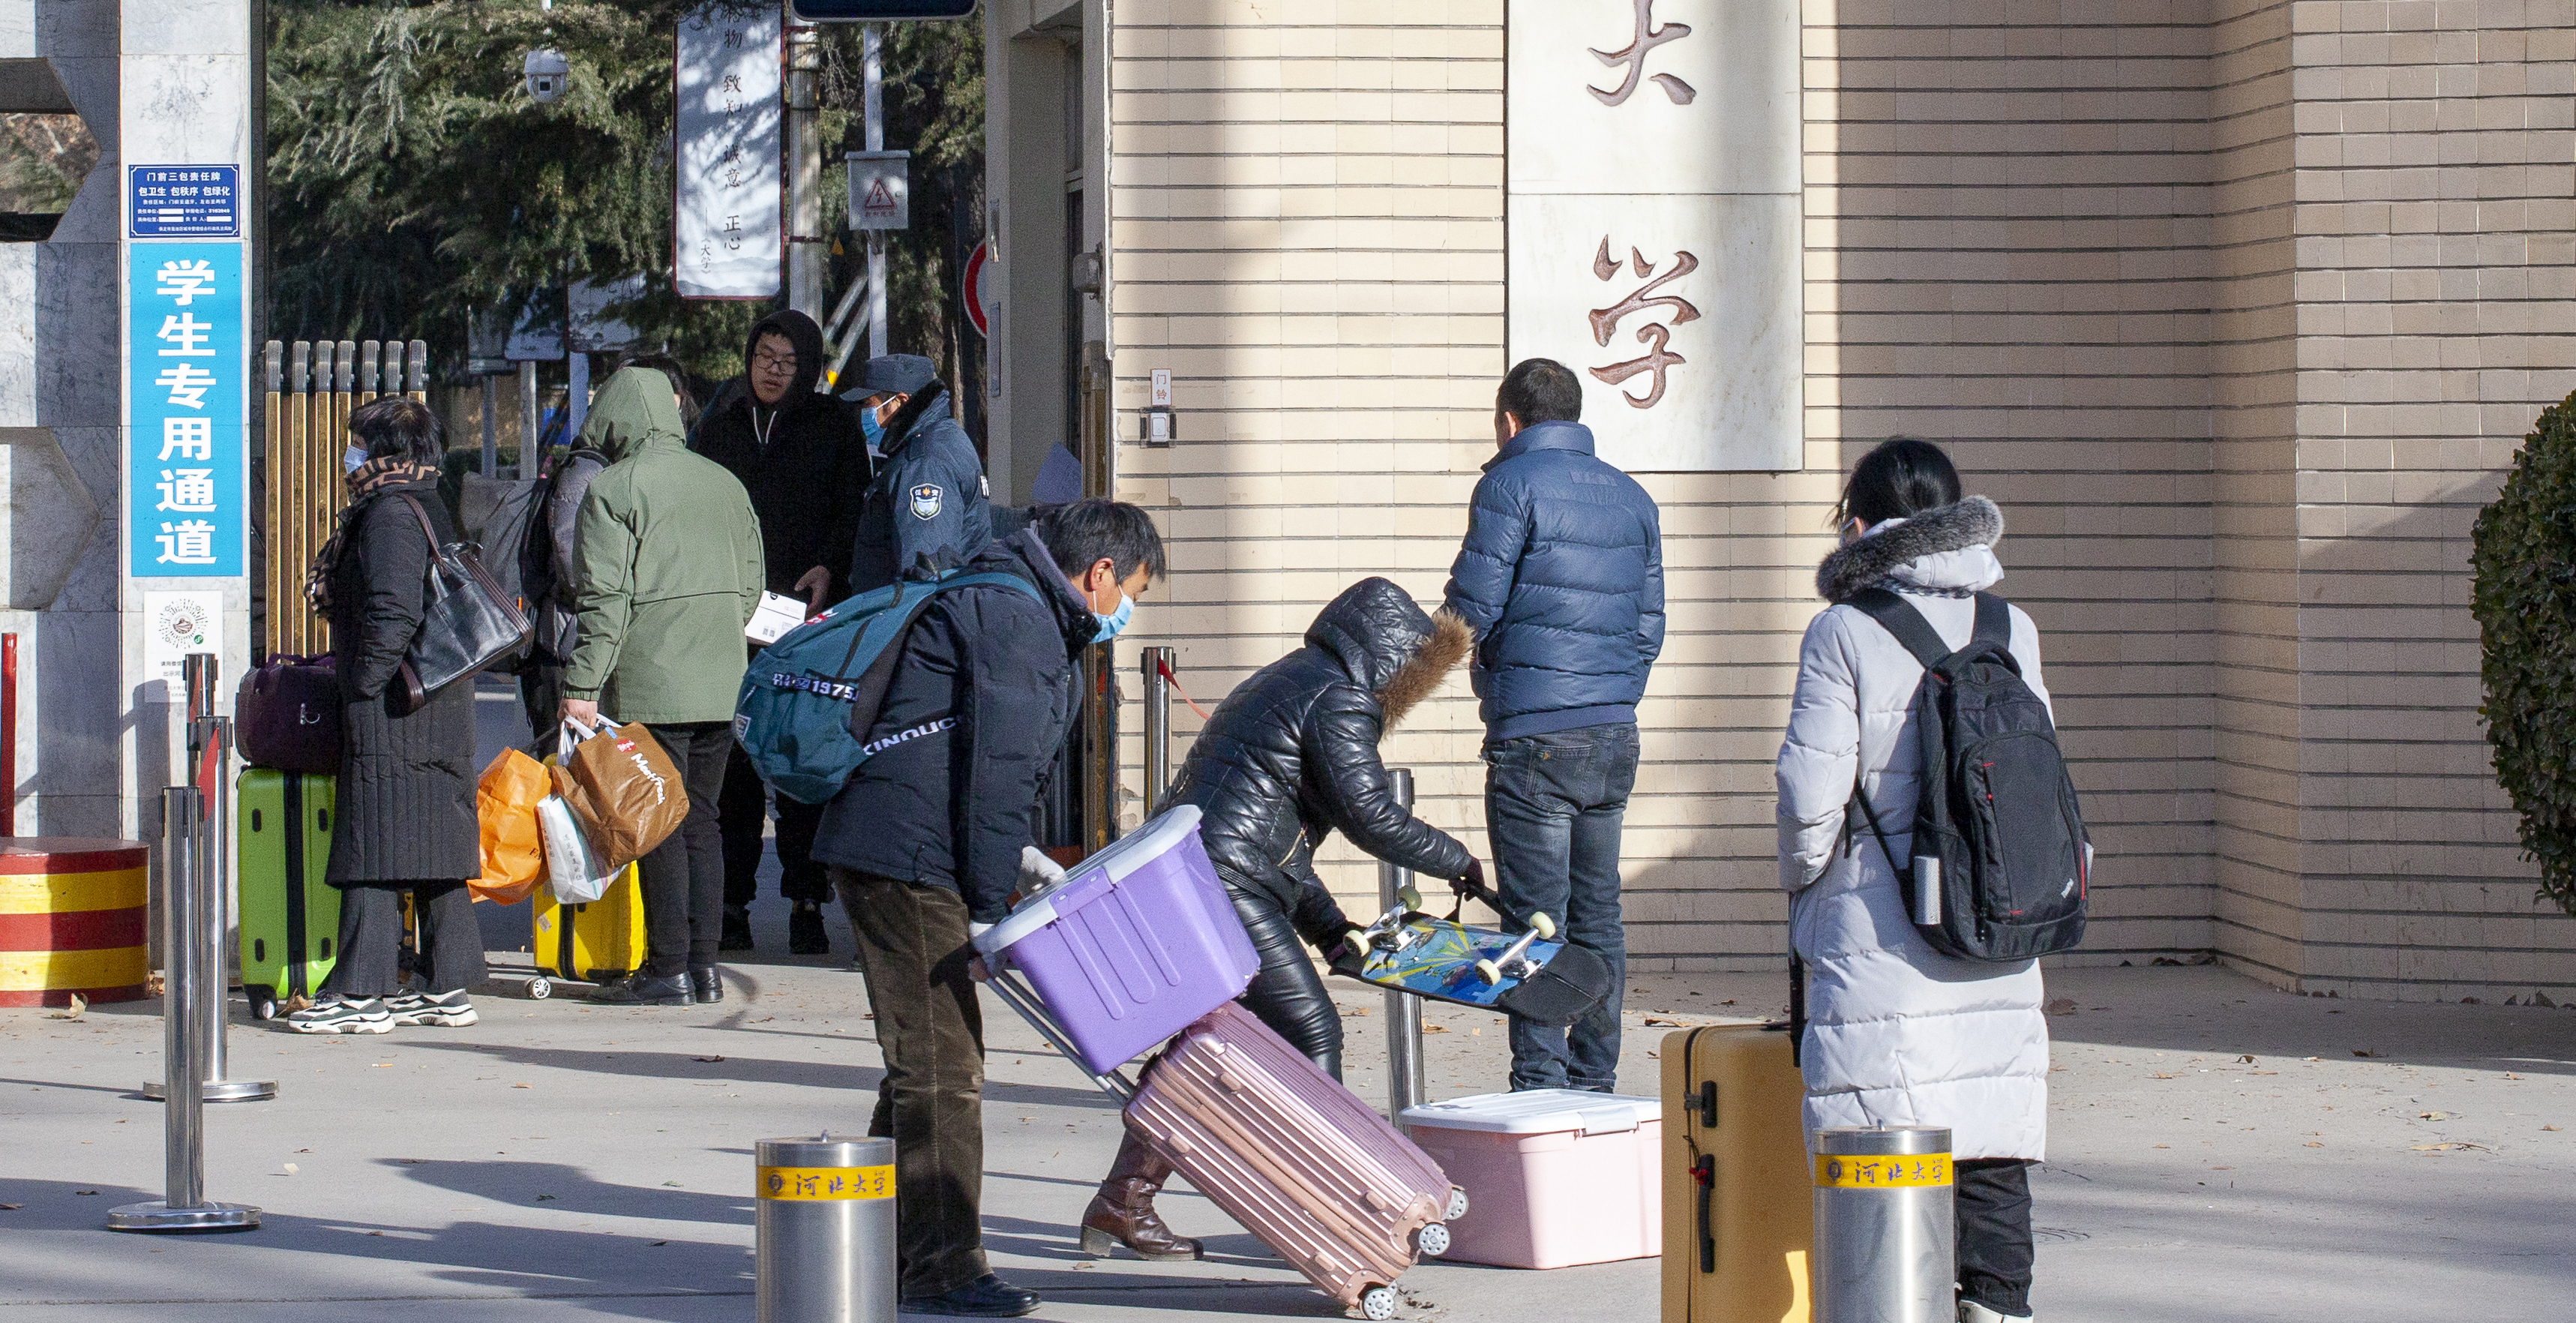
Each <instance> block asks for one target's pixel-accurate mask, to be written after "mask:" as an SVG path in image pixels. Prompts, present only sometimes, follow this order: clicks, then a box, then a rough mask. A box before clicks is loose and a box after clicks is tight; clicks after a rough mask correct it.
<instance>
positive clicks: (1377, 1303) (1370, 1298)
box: [1360, 1286, 1395, 1320]
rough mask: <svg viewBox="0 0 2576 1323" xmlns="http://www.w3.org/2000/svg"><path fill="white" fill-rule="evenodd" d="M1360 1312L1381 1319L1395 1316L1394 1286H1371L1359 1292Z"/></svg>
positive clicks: (1365, 1315)
mask: <svg viewBox="0 0 2576 1323" xmlns="http://www.w3.org/2000/svg"><path fill="white" fill-rule="evenodd" d="M1360 1314H1361V1316H1362V1317H1365V1318H1373V1319H1381V1320H1383V1319H1390V1318H1393V1317H1395V1288H1394V1287H1392V1286H1372V1287H1370V1288H1369V1289H1367V1290H1365V1291H1362V1292H1360Z"/></svg>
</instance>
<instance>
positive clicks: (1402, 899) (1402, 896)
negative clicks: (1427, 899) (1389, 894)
mask: <svg viewBox="0 0 2576 1323" xmlns="http://www.w3.org/2000/svg"><path fill="white" fill-rule="evenodd" d="M1395 898H1396V901H1397V902H1398V903H1400V904H1402V905H1403V906H1404V907H1405V908H1406V909H1408V910H1419V909H1421V908H1422V889H1421V888H1420V887H1402V888H1399V889H1398V890H1397V891H1396V893H1395Z"/></svg>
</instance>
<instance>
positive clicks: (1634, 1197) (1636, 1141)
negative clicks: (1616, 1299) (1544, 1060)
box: [1404, 1089, 1664, 1268]
mask: <svg viewBox="0 0 2576 1323" xmlns="http://www.w3.org/2000/svg"><path fill="white" fill-rule="evenodd" d="M1404 1129H1405V1133H1406V1134H1407V1135H1409V1136H1411V1137H1412V1139H1413V1142H1414V1143H1415V1144H1416V1145H1418V1146H1419V1147H1420V1148H1421V1149H1422V1151H1423V1152H1425V1153H1428V1154H1430V1155H1431V1159H1432V1161H1434V1162H1437V1163H1439V1164H1440V1169H1441V1170H1442V1171H1445V1172H1447V1173H1449V1179H1450V1180H1452V1181H1454V1182H1456V1183H1457V1185H1458V1188H1460V1189H1462V1190H1465V1191H1466V1192H1467V1214H1466V1216H1464V1217H1459V1218H1453V1219H1451V1220H1450V1222H1449V1237H1450V1239H1449V1252H1448V1254H1447V1255H1445V1256H1444V1257H1447V1258H1452V1259H1463V1260H1465V1261H1467V1262H1469V1263H1490V1264H1494V1265H1496V1266H1498V1267H1504V1268H1563V1267H1567V1266H1569V1265H1572V1264H1577V1263H1607V1262H1610V1261H1611V1260H1613V1259H1642V1258H1651V1257H1653V1256H1655V1255H1658V1254H1661V1253H1663V1252H1664V1218H1663V1184H1662V1180H1663V1177H1662V1166H1661V1163H1662V1159H1663V1130H1664V1122H1663V1103H1662V1102H1661V1101H1659V1100H1657V1099H1654V1098H1631V1097H1625V1096H1622V1095H1620V1094H1614V1093H1590V1092H1585V1091H1583V1090H1579V1089H1531V1090H1528V1091H1526V1092H1522V1093H1487V1094H1479V1095H1477V1096H1475V1097H1473V1098H1456V1099H1452V1100H1450V1101H1448V1102H1440V1103H1425V1104H1423V1105H1422V1106H1420V1107H1408V1108H1406V1109H1405V1111H1404Z"/></svg>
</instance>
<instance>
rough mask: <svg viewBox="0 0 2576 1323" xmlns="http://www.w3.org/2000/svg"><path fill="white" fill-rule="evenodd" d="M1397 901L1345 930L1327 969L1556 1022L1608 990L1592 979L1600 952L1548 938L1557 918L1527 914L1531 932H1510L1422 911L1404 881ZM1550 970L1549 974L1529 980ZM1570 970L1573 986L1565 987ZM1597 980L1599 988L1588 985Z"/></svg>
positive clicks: (1425, 994)
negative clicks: (1355, 928)
mask: <svg viewBox="0 0 2576 1323" xmlns="http://www.w3.org/2000/svg"><path fill="white" fill-rule="evenodd" d="M1396 900H1397V903H1396V904H1395V905H1394V906H1392V907H1390V908H1389V909H1388V910H1387V911H1386V913H1384V914H1382V915H1380V916H1378V919H1377V922H1375V923H1372V924H1370V925H1368V926H1367V927H1365V928H1362V929H1360V930H1358V931H1357V932H1354V933H1353V934H1351V938H1350V942H1349V944H1348V945H1346V946H1345V947H1344V948H1343V951H1344V954H1343V955H1342V956H1341V957H1339V958H1337V959H1336V960H1335V961H1334V962H1333V972H1335V973H1337V974H1341V975H1344V976H1345V977H1349V978H1355V979H1358V980H1359V981H1361V982H1363V983H1374V984H1376V985H1377V986H1379V987H1382V988H1391V989H1393V990H1395V991H1397V992H1404V993H1410V994H1411V995H1413V996H1416V997H1427V998H1429V999H1431V1000H1433V1001H1445V1002H1449V1003H1451V1004H1453V1005H1458V1006H1475V1007H1480V1008H1482V1009H1484V1010H1489V1011H1505V1012H1511V1013H1515V1014H1523V1015H1529V1016H1531V1017H1532V1018H1535V1019H1542V1020H1546V1021H1558V1022H1571V1021H1572V1020H1573V1019H1574V1018H1575V1017H1576V1016H1578V1015H1580V1014H1581V1013H1582V1012H1583V1011H1585V1010H1589V1009H1590V1008H1591V1007H1592V1006H1593V1005H1595V1004H1598V1003H1599V1001H1600V999H1601V995H1602V993H1603V992H1604V991H1606V986H1607V985H1606V980H1602V979H1597V978H1594V977H1592V971H1594V970H1596V969H1598V967H1599V965H1600V961H1599V958H1598V957H1596V956H1593V955H1592V953H1591V952H1589V951H1583V950H1580V949H1575V953H1574V955H1573V956H1571V957H1568V956H1566V954H1565V953H1566V952H1567V950H1568V949H1569V948H1568V947H1567V946H1566V944H1565V943H1563V942H1559V941H1556V940H1554V938H1555V937H1556V924H1555V922H1554V921H1553V920H1551V919H1550V918H1549V917H1548V916H1547V915H1544V914H1532V915H1531V916H1530V926H1529V931H1527V932H1523V933H1517V934H1515V933H1506V932H1501V931H1498V930H1496V929H1493V928H1479V927H1476V926H1474V925H1472V924H1466V923H1461V922H1459V921H1458V916H1457V915H1456V914H1455V913H1453V914H1451V915H1450V916H1449V917H1448V918H1446V919H1442V918H1436V917H1434V916H1432V915H1429V914H1425V913H1423V912H1422V896H1421V894H1420V893H1419V892H1417V891H1415V890H1413V889H1412V888H1410V887H1407V888H1405V890H1404V891H1403V892H1402V893H1400V894H1399V895H1398V896H1397V898H1396ZM1354 951H1355V952H1356V953H1357V954H1352V952H1354ZM1550 971H1552V972H1553V973H1554V974H1555V975H1556V977H1555V978H1552V979H1542V980H1541V982H1542V983H1543V984H1544V986H1543V987H1542V986H1539V985H1537V984H1533V982H1532V980H1533V979H1540V976H1541V975H1542V974H1543V973H1546V972H1550ZM1569 976H1571V977H1572V979H1573V986H1571V987H1568V986H1565V984H1566V982H1567V978H1568V977H1569ZM1596 982H1597V983H1601V984H1602V986H1601V987H1598V988H1596V987H1593V986H1592V984H1594V983H1596ZM1569 993H1571V994H1572V995H1571V996H1569V995H1568V994H1569ZM1560 1017H1562V1019H1561V1020H1560Z"/></svg>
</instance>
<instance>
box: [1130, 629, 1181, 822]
mask: <svg viewBox="0 0 2576 1323" xmlns="http://www.w3.org/2000/svg"><path fill="white" fill-rule="evenodd" d="M1142 651H1143V653H1144V660H1143V661H1142V662H1141V663H1140V664H1139V665H1140V669H1142V670H1143V671H1144V673H1145V674H1144V680H1145V816H1146V817H1149V818H1150V817H1152V816H1154V815H1155V814H1156V813H1159V812H1161V811H1162V808H1163V792H1164V791H1166V790H1169V789H1171V786H1172V680H1171V675H1172V658H1173V657H1174V656H1175V655H1176V654H1175V653H1174V652H1173V650H1172V649H1170V648H1146V649H1143V650H1142Z"/></svg>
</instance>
